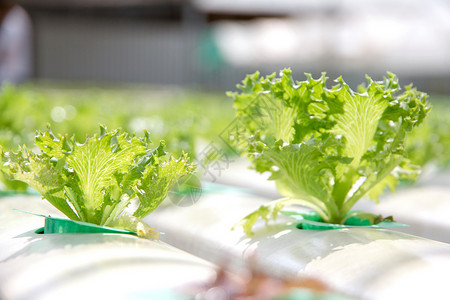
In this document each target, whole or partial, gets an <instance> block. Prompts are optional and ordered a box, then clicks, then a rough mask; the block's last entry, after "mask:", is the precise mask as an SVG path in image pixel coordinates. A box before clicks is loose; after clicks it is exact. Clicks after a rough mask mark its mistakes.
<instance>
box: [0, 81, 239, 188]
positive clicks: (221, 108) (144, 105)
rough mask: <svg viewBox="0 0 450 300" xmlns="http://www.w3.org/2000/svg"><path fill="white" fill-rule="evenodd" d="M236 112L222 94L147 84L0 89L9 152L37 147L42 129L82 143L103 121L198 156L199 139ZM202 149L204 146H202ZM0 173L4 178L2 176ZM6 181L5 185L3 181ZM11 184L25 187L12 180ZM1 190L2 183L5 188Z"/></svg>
mask: <svg viewBox="0 0 450 300" xmlns="http://www.w3.org/2000/svg"><path fill="white" fill-rule="evenodd" d="M233 117H234V111H233V108H232V105H231V103H230V100H229V99H228V98H227V97H226V96H225V95H224V94H222V93H220V94H218V93H209V92H197V91H187V90H183V89H180V88H176V87H173V88H167V87H165V88H158V87H154V88H152V87H147V86H103V87H92V86H84V85H69V84H67V85H56V84H49V83H46V84H43V83H41V84H27V85H21V86H13V85H3V86H2V87H1V89H0V146H1V147H3V151H9V150H10V149H17V146H18V145H26V146H27V147H29V148H30V149H32V147H33V145H34V136H35V132H36V131H37V130H39V131H45V130H46V129H47V127H48V126H50V127H51V130H52V131H53V132H54V133H55V134H66V133H67V134H68V135H69V136H72V135H75V137H76V140H77V141H78V142H82V141H84V140H85V138H86V135H90V136H92V135H93V134H94V133H96V132H98V128H99V124H103V125H105V126H106V127H108V128H122V129H123V130H125V131H127V132H135V133H136V134H138V135H141V134H142V133H143V131H144V129H146V130H147V131H148V132H149V133H150V136H151V138H152V140H153V142H154V143H159V140H161V139H163V140H165V141H166V145H167V147H166V148H167V151H168V152H170V153H173V154H174V155H175V156H178V155H179V154H180V153H181V151H184V152H187V153H189V154H190V156H191V157H194V158H195V153H196V152H198V151H199V150H201V149H196V146H197V145H198V144H199V141H201V140H203V141H204V142H206V143H208V142H209V141H211V140H213V139H216V138H217V137H218V135H219V134H220V133H221V132H222V131H223V130H224V129H225V128H226V126H227V125H228V124H229V123H230V122H231V121H232V119H233ZM197 148H198V146H197ZM1 177H2V175H1V174H0V182H1V181H3V182H5V181H6V180H4V178H3V180H2V178H1ZM0 185H1V184H0ZM6 185H7V187H6V188H7V189H14V190H17V189H22V188H23V187H21V186H17V184H16V183H14V184H13V183H12V182H7V183H6ZM0 189H1V188H0Z"/></svg>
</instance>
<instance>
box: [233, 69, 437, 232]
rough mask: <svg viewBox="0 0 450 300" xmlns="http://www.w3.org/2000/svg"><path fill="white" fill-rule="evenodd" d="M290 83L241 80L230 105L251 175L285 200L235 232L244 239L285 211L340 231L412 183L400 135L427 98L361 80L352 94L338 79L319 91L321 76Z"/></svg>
mask: <svg viewBox="0 0 450 300" xmlns="http://www.w3.org/2000/svg"><path fill="white" fill-rule="evenodd" d="M306 78H307V79H306V80H305V81H301V82H299V81H294V79H293V78H292V72H291V70H289V69H286V70H283V71H281V72H280V76H279V77H276V76H275V74H272V75H269V76H267V77H265V78H264V77H261V76H260V74H259V73H258V72H256V73H254V74H252V75H248V76H247V77H246V78H245V79H244V80H243V82H242V85H238V88H239V89H240V92H235V93H229V94H228V95H229V96H231V97H232V98H233V99H234V107H235V109H236V117H237V121H238V124H239V126H237V128H238V130H237V131H236V132H235V134H234V135H232V137H233V142H234V144H235V145H237V147H240V149H241V150H242V151H243V152H244V153H246V154H247V156H248V158H249V160H250V161H251V163H252V168H254V169H255V170H256V171H258V172H261V173H263V172H269V173H270V174H271V177H270V178H269V179H270V180H275V181H276V184H277V188H278V190H279V192H280V193H281V194H282V195H283V196H284V197H285V198H284V199H282V200H279V201H278V202H276V203H275V204H273V203H272V204H270V205H267V206H264V207H261V208H260V209H259V210H258V211H256V212H254V213H252V214H250V215H249V216H247V217H246V218H245V219H244V220H243V222H242V224H243V225H244V229H245V230H246V232H247V233H250V232H251V227H252V226H253V224H254V223H255V222H256V220H257V219H258V218H259V217H262V218H264V219H265V220H266V221H268V220H269V219H270V218H276V216H277V213H278V212H279V211H280V210H281V209H282V208H283V207H284V206H286V205H292V204H300V205H304V206H307V207H310V208H312V209H314V210H315V211H317V212H318V213H319V214H320V215H321V217H322V219H323V220H324V221H325V222H329V223H337V224H341V223H342V222H343V220H344V218H345V216H346V215H347V213H348V212H349V211H350V209H351V208H352V207H353V205H354V204H355V203H356V202H357V201H358V200H360V199H361V198H362V197H364V196H366V195H368V196H370V197H371V198H372V199H375V200H377V199H378V196H379V195H380V194H381V193H382V192H383V191H384V189H385V188H386V187H387V186H389V187H390V188H391V189H393V188H394V187H395V185H396V184H397V183H398V180H399V178H401V177H408V178H410V177H414V176H416V175H417V174H418V170H417V168H416V167H414V166H410V165H409V163H408V160H407V159H406V153H405V151H404V142H405V138H406V135H407V133H408V132H409V131H411V130H412V129H413V128H414V127H416V126H417V125H419V124H420V123H421V122H422V121H423V119H424V118H425V116H426V114H427V112H428V110H429V107H428V105H427V102H426V98H427V95H426V94H424V93H422V92H419V91H417V90H416V89H415V88H413V87H412V86H411V85H409V86H406V87H405V90H404V91H403V92H402V93H400V86H399V83H398V79H397V77H396V76H395V75H394V74H391V73H388V74H387V77H385V78H384V79H383V80H382V81H373V80H372V79H371V78H369V77H367V84H366V85H365V86H363V85H362V86H360V87H359V89H358V91H357V92H356V91H353V90H352V89H351V88H350V87H349V86H348V84H346V83H345V82H344V80H343V79H342V77H339V78H338V79H336V83H337V84H336V85H334V86H333V87H332V88H327V87H326V81H327V77H326V76H325V74H322V76H321V77H320V78H318V79H313V77H312V76H311V75H310V74H306Z"/></svg>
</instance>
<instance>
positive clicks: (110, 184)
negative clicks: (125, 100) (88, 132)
mask: <svg viewBox="0 0 450 300" xmlns="http://www.w3.org/2000/svg"><path fill="white" fill-rule="evenodd" d="M35 144H36V146H37V147H38V148H39V150H40V152H39V153H34V152H32V151H29V150H28V149H27V148H26V147H22V148H19V150H18V151H17V152H12V151H10V152H4V153H2V161H3V165H4V167H3V168H4V170H6V172H7V174H8V175H9V176H10V178H11V179H15V180H20V181H23V182H26V183H27V184H29V185H30V186H31V187H32V188H34V189H35V190H36V191H37V192H38V193H40V194H41V195H42V197H43V198H44V199H46V200H47V201H49V202H50V203H51V204H52V205H53V206H55V207H56V208H57V209H58V210H60V211H61V212H62V213H64V214H65V215H66V216H67V217H69V218H70V219H72V220H77V221H85V222H89V223H93V224H97V225H105V226H113V227H114V226H115V227H122V228H125V229H129V230H133V231H137V227H136V226H138V227H139V226H141V227H142V222H141V221H140V219H142V218H144V217H146V216H147V215H149V214H150V213H151V212H153V211H154V210H155V209H156V208H157V207H158V205H159V204H160V203H161V202H162V201H163V200H164V198H166V196H167V194H168V192H169V191H170V189H171V187H172V186H173V185H174V184H175V183H176V182H177V180H178V179H179V178H181V177H182V176H184V175H187V174H191V173H193V172H194V169H195V166H194V165H193V164H191V163H189V158H188V156H187V154H182V155H181V156H180V157H179V158H178V159H175V158H174V157H171V156H169V155H168V154H167V153H166V152H165V151H164V142H163V141H161V142H160V143H159V145H158V146H157V147H156V148H152V147H151V140H150V137H149V135H148V133H147V132H145V134H144V136H143V137H142V138H138V137H136V136H135V135H131V136H130V135H128V134H127V133H122V132H121V131H120V130H113V131H107V130H106V128H105V127H101V132H100V135H94V136H92V137H88V138H87V139H86V141H85V142H84V143H83V144H79V143H77V142H76V141H75V139H74V137H71V138H69V137H68V136H67V135H65V136H61V135H58V136H55V135H54V134H53V133H52V132H51V131H50V130H48V131H46V132H44V133H41V132H38V133H37V135H36V138H35ZM135 201H137V205H136V208H135V210H134V212H133V213H132V215H131V216H130V215H125V214H122V213H123V212H124V210H125V208H127V207H128V206H129V205H130V204H131V203H132V202H135Z"/></svg>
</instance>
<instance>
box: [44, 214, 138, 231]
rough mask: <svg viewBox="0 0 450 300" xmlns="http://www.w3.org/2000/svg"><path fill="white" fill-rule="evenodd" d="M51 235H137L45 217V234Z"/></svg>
mask: <svg viewBox="0 0 450 300" xmlns="http://www.w3.org/2000/svg"><path fill="white" fill-rule="evenodd" d="M51 233H122V234H131V235H137V234H136V233H135V232H132V231H129V230H124V229H118V228H112V227H106V226H99V225H95V224H92V223H87V222H81V221H74V220H69V219H62V218H55V217H45V226H44V234H51Z"/></svg>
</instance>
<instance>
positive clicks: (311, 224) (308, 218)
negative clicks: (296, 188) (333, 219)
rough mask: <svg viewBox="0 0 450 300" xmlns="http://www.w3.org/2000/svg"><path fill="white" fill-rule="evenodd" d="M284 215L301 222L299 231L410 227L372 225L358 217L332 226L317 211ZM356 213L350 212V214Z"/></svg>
mask: <svg viewBox="0 0 450 300" xmlns="http://www.w3.org/2000/svg"><path fill="white" fill-rule="evenodd" d="M281 213H282V214H284V215H286V216H289V217H291V218H293V219H295V220H297V221H300V223H298V224H297V225H296V227H297V228H298V229H304V230H330V229H342V228H394V227H408V225H405V224H401V223H397V222H393V221H381V222H379V223H376V224H371V223H370V220H369V219H367V218H361V217H358V216H351V217H349V218H348V219H347V220H346V221H345V223H344V224H330V223H325V222H323V220H322V217H321V216H320V215H319V214H318V213H317V212H315V211H304V212H296V211H281ZM352 213H354V211H352V212H349V214H352Z"/></svg>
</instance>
